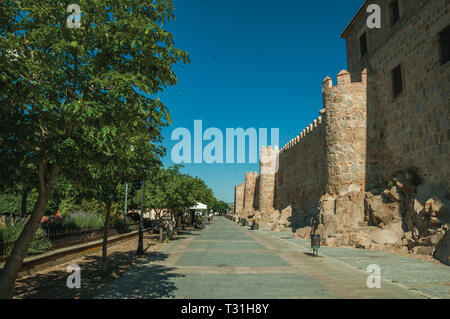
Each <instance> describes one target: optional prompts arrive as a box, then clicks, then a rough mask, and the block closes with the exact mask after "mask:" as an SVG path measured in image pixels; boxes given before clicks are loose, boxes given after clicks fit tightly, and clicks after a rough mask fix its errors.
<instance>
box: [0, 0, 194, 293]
mask: <svg viewBox="0 0 450 319" xmlns="http://www.w3.org/2000/svg"><path fill="white" fill-rule="evenodd" d="M69 4H70V1H60V0H46V1H45V3H44V2H41V1H35V0H20V1H15V0H13V1H10V0H5V1H3V2H2V5H1V6H0V66H1V67H0V105H1V112H0V123H1V124H2V125H1V126H0V181H1V185H0V187H1V188H2V189H3V190H4V191H6V190H11V189H15V190H17V191H21V192H22V193H23V194H25V195H24V198H26V197H27V194H28V193H29V192H32V191H33V189H34V190H36V193H37V197H36V201H35V204H34V206H33V209H32V212H31V215H30V217H29V218H28V221H27V223H26V225H25V227H24V229H23V231H22V233H21V235H20V237H19V239H18V240H17V242H16V244H15V246H14V249H13V251H12V253H11V255H10V256H9V258H8V259H7V261H6V264H5V266H4V268H3V270H2V271H1V273H0V298H10V297H11V295H12V292H13V288H14V282H15V280H16V278H17V274H18V271H19V270H20V268H21V265H22V262H23V259H24V257H25V254H26V251H27V249H28V247H29V245H30V242H31V240H32V238H33V235H34V234H35V232H36V230H37V229H38V228H39V226H40V221H41V218H42V216H43V214H44V213H45V211H46V210H47V206H48V203H49V200H50V198H51V196H52V194H53V192H54V189H55V184H56V182H57V180H58V179H59V178H60V177H63V178H64V180H66V181H68V182H69V183H70V184H71V185H73V186H74V187H75V188H78V189H83V190H84V191H85V192H86V193H87V194H90V196H92V197H94V198H96V199H97V200H99V201H102V202H104V203H105V207H106V213H105V216H106V218H105V224H106V225H105V226H106V227H105V229H107V226H108V221H109V216H110V214H111V207H112V204H113V203H114V202H116V201H118V200H119V196H121V194H120V192H118V191H117V187H118V185H123V184H124V183H126V182H133V181H138V180H142V179H144V178H147V177H146V175H145V174H146V173H147V171H148V170H149V169H151V168H154V167H157V166H158V165H159V158H160V157H161V156H162V155H163V154H164V152H165V150H164V148H163V147H162V146H161V144H160V143H161V129H162V128H163V127H165V126H168V125H169V124H170V123H171V118H170V115H169V112H168V108H167V107H166V105H164V104H163V103H162V102H161V101H160V100H159V98H157V96H158V94H159V92H160V91H162V90H163V89H164V88H165V87H167V86H170V85H174V84H176V83H177V77H176V75H175V73H174V72H173V70H172V68H173V65H174V64H176V63H178V62H182V63H187V62H189V60H188V54H187V53H186V52H185V51H182V50H179V49H177V48H176V47H175V45H174V38H173V35H172V34H171V33H169V32H167V31H166V30H165V29H164V28H163V26H164V24H165V23H166V22H167V21H169V20H171V19H172V18H174V8H173V4H172V1H171V0H157V1H136V0H121V1H116V0H80V1H79V4H80V7H81V11H82V15H81V26H80V28H70V27H68V25H67V24H66V20H67V15H68V14H67V13H66V10H67V6H68V5H69ZM143 168H145V169H143ZM148 178H149V179H151V178H150V175H148ZM25 211H26V208H25ZM107 235H108V234H107V233H106V234H105V237H107ZM104 253H105V252H104ZM105 255H106V254H105ZM105 265H106V263H105Z"/></svg>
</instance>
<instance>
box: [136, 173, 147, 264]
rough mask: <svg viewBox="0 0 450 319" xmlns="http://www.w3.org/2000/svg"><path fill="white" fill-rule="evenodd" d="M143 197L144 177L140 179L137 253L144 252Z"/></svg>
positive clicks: (141, 253)
mask: <svg viewBox="0 0 450 319" xmlns="http://www.w3.org/2000/svg"><path fill="white" fill-rule="evenodd" d="M144 197H145V179H144V180H143V181H142V200H141V214H140V215H139V240H138V248H137V254H138V255H143V254H144V225H143V224H144V221H143V215H144Z"/></svg>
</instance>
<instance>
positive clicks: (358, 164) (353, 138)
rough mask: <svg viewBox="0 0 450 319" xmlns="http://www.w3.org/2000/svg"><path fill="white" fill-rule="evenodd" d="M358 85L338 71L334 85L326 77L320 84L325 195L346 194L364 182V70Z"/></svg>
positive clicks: (345, 74) (343, 71) (358, 188)
mask: <svg viewBox="0 0 450 319" xmlns="http://www.w3.org/2000/svg"><path fill="white" fill-rule="evenodd" d="M361 79H362V81H361V82H352V81H351V78H350V73H349V72H348V71H346V70H342V71H341V72H339V74H338V75H337V82H338V83H337V85H336V86H333V82H332V80H331V79H330V78H329V77H326V78H325V80H324V81H323V88H322V93H323V105H324V108H325V118H326V152H327V161H328V185H327V189H326V191H327V193H330V194H346V193H347V192H349V191H359V190H364V186H365V181H366V144H367V143H366V140H367V138H366V136H367V115H366V111H367V110H366V100H367V98H366V92H367V71H366V70H364V71H363V72H362V74H361Z"/></svg>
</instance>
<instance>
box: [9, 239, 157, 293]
mask: <svg viewBox="0 0 450 319" xmlns="http://www.w3.org/2000/svg"><path fill="white" fill-rule="evenodd" d="M157 237H158V235H150V234H147V233H145V234H144V249H145V255H144V256H143V257H139V256H137V254H136V249H137V240H138V237H137V236H136V237H134V238H132V239H129V240H126V241H123V242H120V243H117V244H115V245H113V246H110V247H108V260H109V266H110V268H111V271H112V273H111V274H110V275H108V276H104V275H102V273H101V249H100V250H98V251H96V252H93V253H89V254H87V255H84V256H82V257H79V258H76V259H73V260H71V261H69V262H66V263H64V264H59V265H56V266H52V267H49V268H47V269H45V270H42V271H39V272H37V273H34V274H32V275H28V276H24V277H21V278H19V279H18V280H17V281H16V286H15V293H14V296H13V298H14V299H17V298H50V299H53V298H63V299H80V298H91V297H92V296H94V295H95V293H96V292H98V291H99V290H100V289H101V288H102V287H104V286H105V285H106V284H108V283H109V282H111V281H112V280H115V279H117V278H119V277H121V276H122V275H123V274H124V273H125V272H126V271H127V270H129V269H130V268H131V267H132V266H133V265H134V264H135V263H136V262H137V261H138V260H139V259H141V258H146V257H148V256H149V255H150V254H152V253H153V252H155V251H158V250H159V249H160V248H161V247H162V246H163V245H164V243H159V242H158V241H157ZM72 264H77V265H79V266H80V268H81V288H80V289H69V288H67V286H66V280H67V277H68V276H69V275H70V274H69V273H67V272H66V270H67V266H69V265H72Z"/></svg>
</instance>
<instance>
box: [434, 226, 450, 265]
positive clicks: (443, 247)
mask: <svg viewBox="0 0 450 319" xmlns="http://www.w3.org/2000/svg"><path fill="white" fill-rule="evenodd" d="M433 257H434V258H435V259H437V260H439V261H440V262H442V263H444V264H446V265H449V266H450V231H449V230H447V231H446V232H445V236H444V237H443V238H442V239H441V240H440V241H439V242H438V243H437V245H436V247H435V250H434V253H433Z"/></svg>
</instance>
